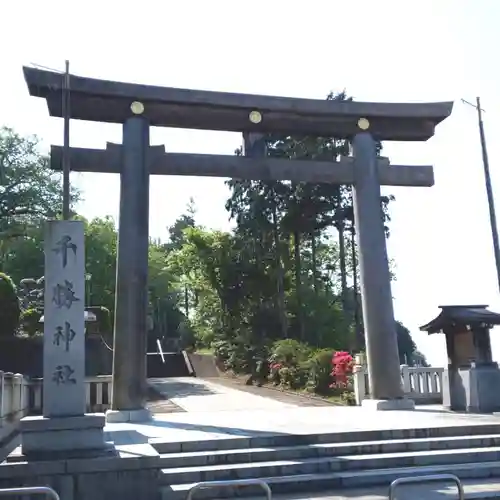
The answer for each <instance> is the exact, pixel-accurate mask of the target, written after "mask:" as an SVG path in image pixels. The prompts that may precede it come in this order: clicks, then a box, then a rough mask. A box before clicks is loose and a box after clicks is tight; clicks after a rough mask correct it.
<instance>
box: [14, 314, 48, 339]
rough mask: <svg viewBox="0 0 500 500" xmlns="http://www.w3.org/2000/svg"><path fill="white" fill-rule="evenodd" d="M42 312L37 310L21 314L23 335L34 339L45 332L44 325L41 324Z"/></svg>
mask: <svg viewBox="0 0 500 500" xmlns="http://www.w3.org/2000/svg"><path fill="white" fill-rule="evenodd" d="M41 317H42V313H41V311H39V310H38V309H35V308H31V309H26V310H25V311H23V312H22V313H21V318H20V323H21V328H22V330H23V333H25V334H26V335H28V337H33V336H35V335H37V334H41V333H42V332H43V325H42V324H41V323H40V318H41Z"/></svg>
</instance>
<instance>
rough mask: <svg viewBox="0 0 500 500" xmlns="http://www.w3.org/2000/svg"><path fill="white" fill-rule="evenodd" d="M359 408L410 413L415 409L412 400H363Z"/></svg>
mask: <svg viewBox="0 0 500 500" xmlns="http://www.w3.org/2000/svg"><path fill="white" fill-rule="evenodd" d="M361 406H362V407H363V408H366V409H368V410H375V411H395V410H399V411H411V410H414V409H415V402H414V401H413V400H412V399H407V398H401V399H363V401H362V403H361Z"/></svg>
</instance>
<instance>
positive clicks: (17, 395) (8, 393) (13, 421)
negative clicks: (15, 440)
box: [0, 371, 29, 445]
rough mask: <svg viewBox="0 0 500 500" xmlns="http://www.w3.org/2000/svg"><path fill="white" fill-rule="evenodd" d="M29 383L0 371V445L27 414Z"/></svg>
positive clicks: (14, 375) (19, 376) (19, 377)
mask: <svg viewBox="0 0 500 500" xmlns="http://www.w3.org/2000/svg"><path fill="white" fill-rule="evenodd" d="M28 387H29V382H28V380H27V379H26V378H24V377H23V376H22V375H21V374H19V373H9V372H7V373H5V372H2V371H0V445H1V444H2V443H3V442H4V441H5V440H7V439H8V438H9V436H10V435H12V434H13V433H14V432H15V431H16V430H17V424H18V422H19V420H21V418H23V417H24V416H25V415H27V414H28V413H29V389H28Z"/></svg>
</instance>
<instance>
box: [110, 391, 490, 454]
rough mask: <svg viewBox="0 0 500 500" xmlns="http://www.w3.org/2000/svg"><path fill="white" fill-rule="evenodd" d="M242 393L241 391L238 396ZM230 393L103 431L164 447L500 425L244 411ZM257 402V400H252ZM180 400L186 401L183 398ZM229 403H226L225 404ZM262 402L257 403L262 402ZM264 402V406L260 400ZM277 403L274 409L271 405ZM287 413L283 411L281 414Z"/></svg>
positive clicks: (423, 417) (472, 418)
mask: <svg viewBox="0 0 500 500" xmlns="http://www.w3.org/2000/svg"><path fill="white" fill-rule="evenodd" d="M235 392H239V391H235ZM204 397H206V398H211V397H213V398H214V399H212V403H209V402H207V404H206V409H207V410H210V408H211V404H215V403H217V404H224V405H225V406H224V408H225V409H224V410H223V411H217V410H215V411H214V410H213V409H212V411H203V410H202V401H200V398H201V399H203V398H204ZM231 397H232V395H231V393H229V392H228V393H224V394H215V395H212V396H210V395H206V394H205V395H204V396H202V395H193V394H192V393H191V395H186V401H188V400H189V399H190V398H191V402H190V403H189V404H188V405H186V404H185V403H184V404H185V406H191V407H193V408H195V411H188V412H184V413H165V414H157V415H155V418H154V420H153V421H152V422H145V423H143V424H109V425H107V426H106V428H105V430H106V432H107V438H108V440H110V441H114V442H117V443H118V442H119V444H123V445H134V444H141V443H142V444H144V443H147V442H148V440H149V439H153V440H158V441H161V442H180V441H198V440H208V439H223V438H227V437H244V436H262V435H269V434H273V435H276V434H298V435H300V434H320V433H335V432H349V431H358V430H393V429H396V430H397V429H412V428H436V427H443V426H444V427H460V426H464V425H482V424H489V423H494V424H500V417H498V416H492V415H472V414H471V415H457V414H452V413H447V412H440V411H429V410H426V409H417V410H415V411H398V412H377V411H374V410H367V409H366V408H362V407H359V406H350V407H343V406H329V407H312V408H307V407H302V408H301V407H293V406H290V405H288V406H286V405H284V404H283V403H279V402H276V401H272V400H267V398H262V399H263V400H265V401H266V403H265V404H267V405H269V406H268V407H267V408H263V407H262V406H263V405H262V406H261V407H260V408H259V409H256V408H252V407H251V404H249V402H251V401H252V398H250V395H248V394H245V397H246V398H247V399H248V401H246V403H245V402H242V399H241V395H235V397H238V398H240V399H238V405H239V406H241V405H244V407H242V408H239V409H238V410H231V409H230V407H231V406H232V405H234V401H233V402H231V401H230V399H231ZM254 397H255V398H257V396H254ZM179 399H182V398H179ZM226 400H227V401H226ZM207 401H208V400H207ZM258 401H259V400H258ZM259 402H260V403H262V402H261V401H259ZM272 404H274V405H275V406H274V408H271V407H270V406H271V405H272ZM284 409H285V410H286V411H283V410H284Z"/></svg>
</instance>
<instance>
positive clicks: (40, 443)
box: [20, 414, 114, 457]
mask: <svg viewBox="0 0 500 500" xmlns="http://www.w3.org/2000/svg"><path fill="white" fill-rule="evenodd" d="M104 423H105V419H104V415H102V414H101V415H99V414H86V415H80V416H76V417H55V418H47V417H24V418H23V419H21V426H20V431H21V453H22V454H23V455H24V456H26V457H28V456H33V457H36V456H40V457H42V456H45V455H49V456H53V455H54V454H57V455H62V456H65V457H69V456H82V455H85V456H87V455H89V456H91V455H94V454H98V455H100V454H102V453H109V452H110V451H111V452H112V451H113V450H114V448H113V447H112V446H110V445H108V444H107V443H106V442H105V440H104Z"/></svg>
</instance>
